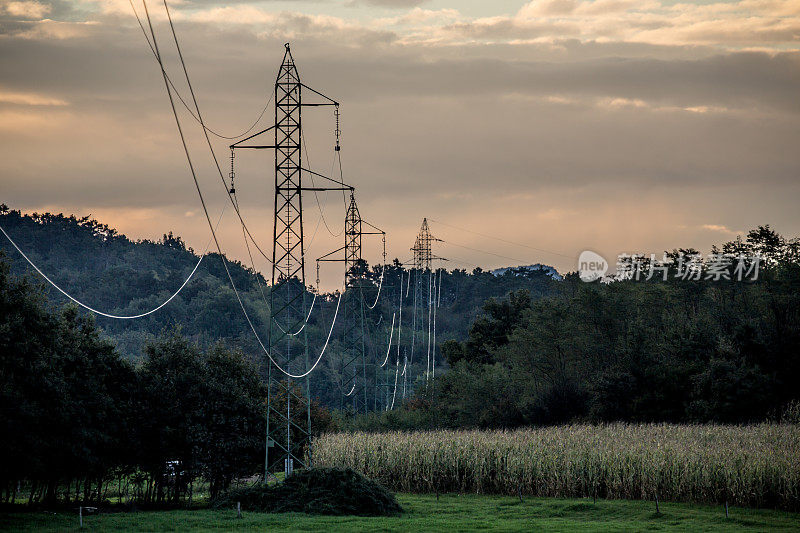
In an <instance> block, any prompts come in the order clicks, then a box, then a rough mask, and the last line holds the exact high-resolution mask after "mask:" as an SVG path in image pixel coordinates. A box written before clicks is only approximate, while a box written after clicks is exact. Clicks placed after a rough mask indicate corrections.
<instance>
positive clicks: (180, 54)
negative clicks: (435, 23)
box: [129, 0, 272, 264]
mask: <svg viewBox="0 0 800 533" xmlns="http://www.w3.org/2000/svg"><path fill="white" fill-rule="evenodd" d="M129 1H131V2H132V1H133V0H129ZM144 1H145V0H142V2H143V3H144ZM163 1H164V10H165V11H166V13H167V19H168V20H169V27H170V31H171V32H172V38H173V40H174V41H175V48H176V50H177V51H178V58H179V59H180V62H181V66H182V67H183V74H184V76H185V78H186V85H188V87H189V94H191V95H192V102H193V103H194V107H195V110H196V111H197V118H198V119H199V121H200V124H201V125H202V126H204V125H205V121H204V120H203V115H202V113H201V112H200V104H198V103H197V97H196V96H195V94H194V88H193V87H192V81H191V79H190V77H189V70H188V68H187V67H186V62H185V61H184V60H183V52H181V46H180V44H179V43H178V34H177V33H176V32H175V26H174V25H173V24H172V16H171V15H170V12H169V6H168V5H167V0H163ZM131 5H133V4H131ZM145 12H146V13H147V5H146V4H145ZM147 14H148V19H147V23H148V25H149V26H150V34H151V36H152V38H153V44H154V48H155V52H156V59H157V60H158V63H159V65H160V66H161V72H162V73H163V75H164V80H165V81H164V83H165V84H167V85H168V78H167V72H166V70H165V69H164V63H163V62H162V61H161V54H160V53H159V52H158V45H157V44H156V41H155V33H154V32H153V24H152V22H151V20H150V16H149V13H147ZM137 19H138V15H137ZM145 37H147V36H146V35H145ZM167 91H169V87H167ZM170 99H172V96H171V93H170ZM173 107H174V106H173ZM175 114H176V115H177V111H176V112H175ZM203 135H204V136H205V138H206V144H208V149H209V151H210V152H211V157H212V158H213V159H214V166H215V167H216V168H217V173H218V174H219V179H220V181H221V183H222V187H223V189H225V193H226V194H227V196H228V200H230V202H231V205H233V208H234V209H235V210H236V216H238V217H239V222H240V223H241V224H242V227H243V228H244V229H245V231H246V232H247V235H248V236H249V237H250V240H251V241H252V242H253V245H254V246H255V247H256V249H257V250H258V251H259V252H260V253H261V255H262V256H263V257H264V259H266V260H267V262H268V263H269V264H272V260H270V258H269V257H267V254H266V253H264V251H263V250H262V249H261V247H260V246H259V245H258V242H256V240H255V238H254V237H253V235H252V233H250V229H249V228H248V227H247V225H246V224H245V222H244V219H243V218H242V214H241V212H240V211H239V206H238V205H236V202H234V201H233V198H232V194H231V193H230V192H229V189H228V185H227V184H226V183H225V176H223V174H222V168H221V167H220V166H219V160H218V159H217V154H216V152H215V151H214V147H213V145H212V144H211V139H210V138H209V137H208V131H206V128H205V126H204V127H203Z"/></svg>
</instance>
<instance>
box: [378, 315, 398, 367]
mask: <svg viewBox="0 0 800 533" xmlns="http://www.w3.org/2000/svg"><path fill="white" fill-rule="evenodd" d="M396 315H397V313H393V314H392V329H391V331H390V332H389V347H388V348H386V359H384V360H383V363H381V366H380V367H381V368H383V367H384V366H386V363H387V362H388V361H389V352H390V351H391V350H392V336H393V335H394V319H395V317H396Z"/></svg>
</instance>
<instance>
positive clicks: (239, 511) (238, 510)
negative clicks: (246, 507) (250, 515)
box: [236, 502, 242, 518]
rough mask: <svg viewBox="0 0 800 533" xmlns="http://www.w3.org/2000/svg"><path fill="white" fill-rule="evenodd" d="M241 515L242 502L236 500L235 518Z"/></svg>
mask: <svg viewBox="0 0 800 533" xmlns="http://www.w3.org/2000/svg"><path fill="white" fill-rule="evenodd" d="M241 517H242V502H236V518H241Z"/></svg>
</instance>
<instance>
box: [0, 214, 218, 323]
mask: <svg viewBox="0 0 800 533" xmlns="http://www.w3.org/2000/svg"><path fill="white" fill-rule="evenodd" d="M223 214H225V208H223V209H222V212H221V213H220V214H219V219H218V220H217V227H219V223H220V221H221V220H222V215H223ZM0 232H2V233H3V235H5V237H6V239H8V242H10V243H11V245H12V246H13V247H14V248H16V249H17V251H18V252H19V254H20V255H21V256H22V257H23V258H24V259H25V260H26V261H27V262H28V263H29V264H30V265H31V266H32V267H33V268H34V270H36V272H38V273H39V275H40V276H42V277H43V278H44V279H45V280H46V281H47V282H48V283H49V284H50V285H52V286H53V287H55V288H56V290H58V292H60V293H61V294H63V295H64V296H66V297H67V298H69V299H70V300H72V301H73V302H75V303H76V304H78V305H79V306H81V307H83V308H84V309H86V310H88V311H91V312H92V313H94V314H96V315H100V316H104V317H106V318H114V319H117V320H133V319H137V318H143V317H146V316H147V315H152V314H153V313H155V312H156V311H158V310H159V309H161V308H162V307H164V306H165V305H167V304H168V303H170V302H171V301H172V300H173V299H174V298H175V297H176V296H178V294H179V293H180V292H181V291H182V290H183V288H184V287H185V286H186V285H187V284H188V283H189V280H191V279H192V277H193V276H194V273H195V272H197V269H198V267H199V266H200V263H202V262H203V258H204V257H205V254H206V252H207V251H208V247H209V246H211V239H209V240H208V243H207V244H206V247H205V249H204V250H203V253H202V254H201V255H200V259H198V260H197V264H195V265H194V268H193V269H192V271H191V272H190V273H189V277H187V278H186V280H184V282H183V283H182V284H181V286H180V287H178V290H177V291H175V292H174V293H173V294H172V296H170V297H169V298H167V299H166V300H164V302H163V303H161V304H160V305H159V306H158V307H155V308H153V309H151V310H149V311H146V312H144V313H140V314H138V315H112V314H110V313H104V312H103V311H98V310H97V309H95V308H93V307H90V306H89V305H87V304H85V303H83V302H81V301H80V300H78V299H77V298H75V297H74V296H72V295H71V294H69V293H68V292H67V291H65V290H64V289H62V288H61V287H59V286H58V285H57V284H56V283H55V282H54V281H53V280H51V279H50V278H49V277H47V274H45V273H44V272H42V270H41V269H40V268H39V267H38V266H36V264H35V263H34V262H33V261H32V260H31V259H30V258H29V257H28V256H27V255H25V252H23V251H22V248H20V247H19V246H18V245H17V243H16V242H14V240H13V239H12V238H11V237H10V236H9V234H8V233H6V230H4V229H3V227H2V226H0Z"/></svg>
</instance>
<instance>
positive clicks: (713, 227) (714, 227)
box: [700, 224, 741, 235]
mask: <svg viewBox="0 0 800 533" xmlns="http://www.w3.org/2000/svg"><path fill="white" fill-rule="evenodd" d="M700 227H701V228H702V229H705V230H708V231H714V232H717V233H724V234H726V235H737V234H739V233H741V232H740V231H734V230H732V229H730V228H729V227H728V226H725V225H722V224H703V225H701V226H700Z"/></svg>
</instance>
